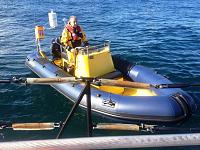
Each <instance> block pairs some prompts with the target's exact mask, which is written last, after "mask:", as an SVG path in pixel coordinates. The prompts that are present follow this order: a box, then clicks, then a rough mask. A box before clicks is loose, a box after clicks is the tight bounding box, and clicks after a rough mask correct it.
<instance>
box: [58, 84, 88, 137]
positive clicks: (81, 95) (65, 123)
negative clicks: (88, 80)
mask: <svg viewBox="0 0 200 150" xmlns="http://www.w3.org/2000/svg"><path fill="white" fill-rule="evenodd" d="M87 89H88V87H87V85H86V86H85V87H84V89H83V90H82V92H81V93H80V95H79V97H78V99H77V101H76V103H74V105H73V107H72V109H71V111H70V113H69V115H68V116H67V118H66V119H65V121H64V122H63V125H62V127H61V129H60V131H59V133H58V135H57V137H56V139H59V138H60V136H61V135H62V133H63V131H64V128H65V126H66V125H67V123H68V122H69V120H70V119H71V117H72V115H73V114H74V112H75V110H76V109H77V107H78V105H79V104H80V102H81V100H82V98H83V96H84V94H85V93H86V92H87Z"/></svg>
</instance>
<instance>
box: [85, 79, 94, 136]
mask: <svg viewBox="0 0 200 150" xmlns="http://www.w3.org/2000/svg"><path fill="white" fill-rule="evenodd" d="M86 87H87V129H88V137H91V136H92V127H93V125H92V115H91V91H90V81H89V80H87V81H86Z"/></svg>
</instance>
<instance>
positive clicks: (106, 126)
mask: <svg viewBox="0 0 200 150" xmlns="http://www.w3.org/2000/svg"><path fill="white" fill-rule="evenodd" d="M94 129H105V130H129V131H140V126H138V125H136V124H120V123H119V124H113V123H100V124H97V126H96V127H94Z"/></svg>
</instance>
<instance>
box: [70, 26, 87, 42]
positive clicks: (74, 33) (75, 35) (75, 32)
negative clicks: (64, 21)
mask: <svg viewBox="0 0 200 150" xmlns="http://www.w3.org/2000/svg"><path fill="white" fill-rule="evenodd" d="M66 28H67V30H68V31H69V32H70V33H71V37H72V40H74V41H77V40H79V39H80V38H82V37H83V34H82V32H81V27H80V26H77V27H76V28H73V27H72V26H70V25H69V24H68V25H67V26H66Z"/></svg>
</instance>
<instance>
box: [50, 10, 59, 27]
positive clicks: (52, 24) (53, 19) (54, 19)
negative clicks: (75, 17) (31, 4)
mask: <svg viewBox="0 0 200 150" xmlns="http://www.w3.org/2000/svg"><path fill="white" fill-rule="evenodd" d="M48 16H49V26H50V27H51V28H55V27H57V26H58V23H57V14H56V13H55V12H53V10H51V12H49V13H48Z"/></svg>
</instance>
